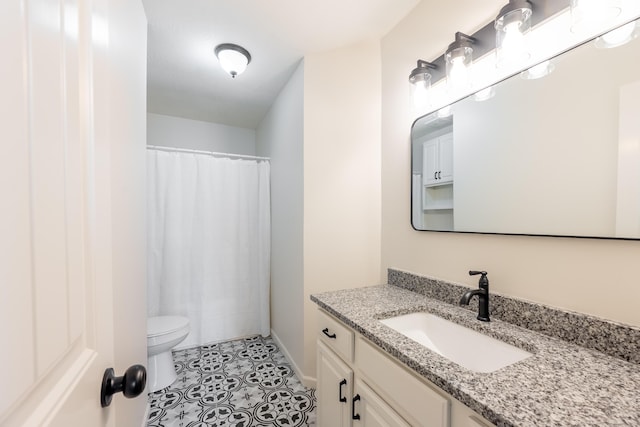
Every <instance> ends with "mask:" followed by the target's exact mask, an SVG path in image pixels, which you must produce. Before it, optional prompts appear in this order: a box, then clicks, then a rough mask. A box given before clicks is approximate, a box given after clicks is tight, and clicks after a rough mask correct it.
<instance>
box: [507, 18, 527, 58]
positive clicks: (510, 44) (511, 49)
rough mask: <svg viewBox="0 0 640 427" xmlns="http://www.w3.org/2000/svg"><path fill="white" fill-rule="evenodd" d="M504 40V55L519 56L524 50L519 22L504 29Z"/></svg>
mask: <svg viewBox="0 0 640 427" xmlns="http://www.w3.org/2000/svg"><path fill="white" fill-rule="evenodd" d="M504 32H505V35H504V40H503V41H502V48H503V49H504V51H505V55H506V54H512V55H513V54H515V55H517V54H519V52H521V51H522V50H524V34H522V33H521V32H520V22H512V23H511V24H509V25H507V26H505V27H504Z"/></svg>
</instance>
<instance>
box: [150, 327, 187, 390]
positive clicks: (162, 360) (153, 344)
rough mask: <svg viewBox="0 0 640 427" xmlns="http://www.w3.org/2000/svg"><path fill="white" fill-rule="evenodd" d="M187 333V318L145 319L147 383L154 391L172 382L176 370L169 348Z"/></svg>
mask: <svg viewBox="0 0 640 427" xmlns="http://www.w3.org/2000/svg"><path fill="white" fill-rule="evenodd" d="M187 335H189V319H187V318H186V317H181V316H157V317H150V318H149V319H147V354H148V363H147V384H148V391H149V392H154V391H158V390H160V389H163V388H165V387H168V386H169V385H171V383H173V382H174V381H175V380H176V378H177V375H176V370H175V368H174V366H173V357H172V355H171V349H172V348H173V347H175V346H176V345H178V344H180V343H181V342H182V341H184V339H185V338H186V337H187Z"/></svg>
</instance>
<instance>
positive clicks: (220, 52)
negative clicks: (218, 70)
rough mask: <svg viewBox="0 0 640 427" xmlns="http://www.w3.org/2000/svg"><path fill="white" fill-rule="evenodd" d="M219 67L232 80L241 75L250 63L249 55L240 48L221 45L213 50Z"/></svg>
mask: <svg viewBox="0 0 640 427" xmlns="http://www.w3.org/2000/svg"><path fill="white" fill-rule="evenodd" d="M214 52H215V54H216V57H217V58H218V61H219V62H220V66H221V67H222V69H223V70H225V71H226V72H227V73H229V74H230V75H231V77H232V78H234V79H235V77H236V76H237V75H239V74H242V73H243V72H244V70H246V69H247V65H249V63H250V62H251V54H250V53H249V52H248V51H247V50H246V49H245V48H243V47H242V46H238V45H237V44H233V43H223V44H220V45H218V46H216V48H215V50H214Z"/></svg>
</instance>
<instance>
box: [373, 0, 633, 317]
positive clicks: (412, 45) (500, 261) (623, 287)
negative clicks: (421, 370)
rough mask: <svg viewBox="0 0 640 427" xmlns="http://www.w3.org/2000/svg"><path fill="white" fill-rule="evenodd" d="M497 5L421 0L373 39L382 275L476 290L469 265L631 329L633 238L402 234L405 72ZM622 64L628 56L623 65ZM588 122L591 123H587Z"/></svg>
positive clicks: (406, 229) (523, 294)
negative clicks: (395, 273)
mask: <svg viewBox="0 0 640 427" xmlns="http://www.w3.org/2000/svg"><path fill="white" fill-rule="evenodd" d="M503 3H504V1H503V0H490V1H483V2H477V1H474V0H460V1H458V2H456V3H455V4H454V3H451V4H449V3H443V2H437V3H436V2H435V1H423V2H422V3H420V4H419V5H418V6H417V7H416V8H415V9H414V10H413V12H412V13H411V14H410V15H409V16H408V17H407V18H405V19H404V20H403V21H402V22H400V24H398V25H397V26H396V27H395V28H394V29H393V30H392V31H391V32H390V33H389V34H388V35H387V36H385V37H384V38H383V40H382V159H383V160H382V269H381V272H380V274H381V277H385V276H386V269H387V268H388V267H396V268H400V269H404V270H408V271H412V272H416V273H418V274H425V275H430V276H435V277H438V278H442V279H446V280H452V281H455V282H459V283H466V284H468V285H469V286H473V287H475V286H477V280H476V279H475V278H470V277H469V276H468V275H467V271H468V270H469V269H472V268H473V269H483V270H487V271H489V277H490V279H491V286H492V289H493V290H494V291H498V292H501V293H503V294H505V295H510V296H514V297H519V298H524V299H528V300H532V301H536V302H540V303H545V304H549V305H552V306H556V307H562V308H565V309H570V310H575V311H578V312H583V313H588V314H592V315H596V316H600V317H604V318H608V319H612V320H616V321H621V322H625V323H628V324H631V325H635V326H640V311H639V310H638V309H637V303H636V301H638V299H639V298H640V286H638V284H637V283H638V272H637V268H636V266H637V260H638V259H640V242H637V241H615V240H594V239H571V238H550V237H523V236H496V235H465V234H453V233H430V232H418V231H414V230H413V229H412V228H411V225H410V223H409V218H410V201H409V197H410V194H411V192H410V188H409V186H410V182H411V179H410V171H411V159H410V155H411V150H410V145H409V144H410V142H409V132H410V127H411V124H412V122H413V119H414V118H415V117H412V115H411V111H410V105H409V99H408V90H407V76H408V73H409V72H410V71H411V69H412V68H413V67H414V66H415V60H416V59H417V58H421V59H425V60H429V59H431V58H435V57H437V56H438V55H440V54H441V53H442V52H443V51H444V50H445V49H446V47H447V45H448V44H449V43H450V42H451V41H452V40H453V33H454V32H455V31H463V32H465V33H469V34H472V33H473V32H474V31H475V30H477V29H478V28H480V27H481V26H483V25H484V24H485V23H487V22H490V21H491V20H492V19H493V18H494V17H495V15H496V13H497V12H498V10H499V9H500V7H502V6H503ZM629 60H630V61H631V60H633V59H631V58H630V59H629ZM589 125H590V126H597V124H589Z"/></svg>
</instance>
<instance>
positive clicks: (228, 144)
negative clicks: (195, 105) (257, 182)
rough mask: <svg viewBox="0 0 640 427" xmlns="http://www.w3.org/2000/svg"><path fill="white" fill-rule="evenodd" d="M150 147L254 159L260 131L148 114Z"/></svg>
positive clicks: (148, 142) (148, 141) (148, 140)
mask: <svg viewBox="0 0 640 427" xmlns="http://www.w3.org/2000/svg"><path fill="white" fill-rule="evenodd" d="M147 144H149V145H161V146H163V147H176V148H187V149H191V150H204V151H215V152H220V153H232V154H249V155H252V154H255V152H256V131H255V130H253V129H246V128H240V127H234V126H227V125H221V124H218V123H210V122H201V121H198V120H190V119H183V118H182V117H173V116H165V115H162V114H153V113H148V114H147Z"/></svg>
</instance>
